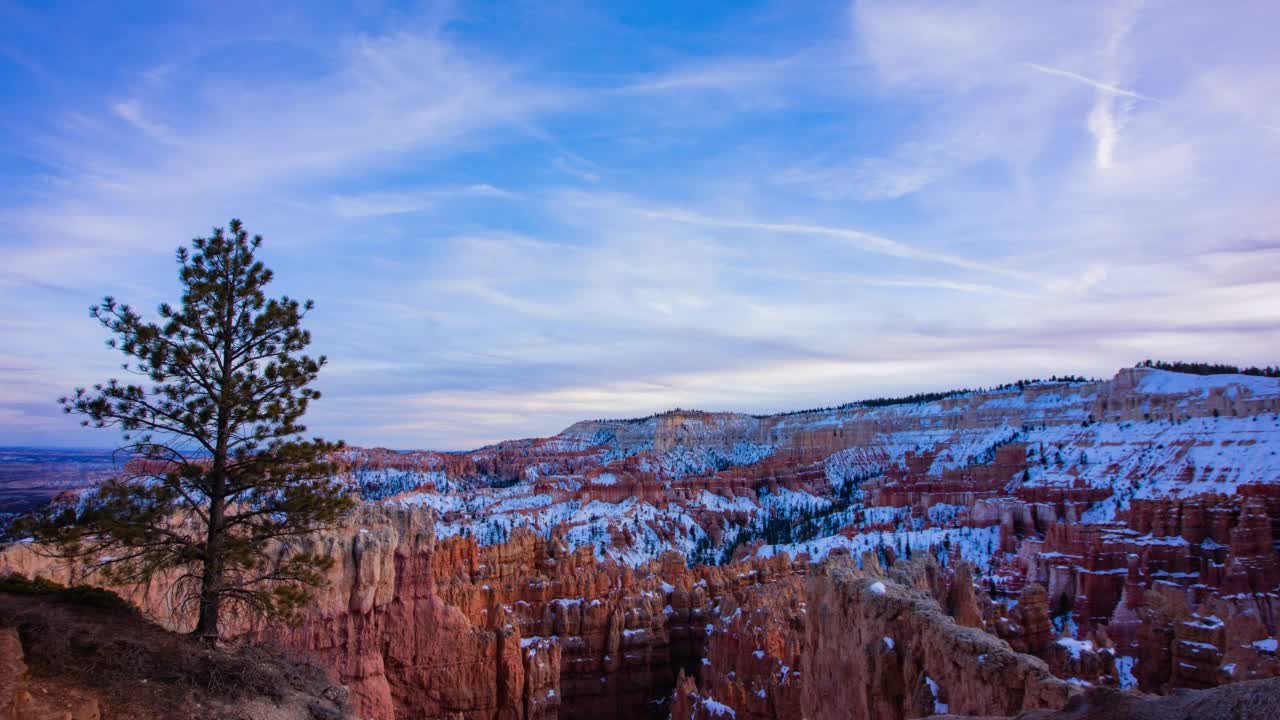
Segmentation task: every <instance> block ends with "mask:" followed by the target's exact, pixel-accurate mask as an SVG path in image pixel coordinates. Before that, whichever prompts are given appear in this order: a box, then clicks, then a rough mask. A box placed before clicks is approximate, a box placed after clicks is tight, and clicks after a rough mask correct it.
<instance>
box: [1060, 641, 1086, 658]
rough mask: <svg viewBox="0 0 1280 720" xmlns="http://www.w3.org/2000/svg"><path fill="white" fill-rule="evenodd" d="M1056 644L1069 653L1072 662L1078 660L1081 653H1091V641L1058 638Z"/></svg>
mask: <svg viewBox="0 0 1280 720" xmlns="http://www.w3.org/2000/svg"><path fill="white" fill-rule="evenodd" d="M1058 644H1059V645H1061V646H1062V647H1064V648H1066V649H1067V652H1069V653H1071V658H1072V659H1073V660H1079V659H1080V653H1082V652H1093V641H1092V640H1076V639H1074V638H1069V637H1060V638H1058Z"/></svg>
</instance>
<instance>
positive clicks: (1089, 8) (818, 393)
mask: <svg viewBox="0 0 1280 720" xmlns="http://www.w3.org/2000/svg"><path fill="white" fill-rule="evenodd" d="M0 25H2V26H3V27H4V28H5V30H4V31H3V33H0V102H2V103H3V106H4V108H5V111H4V112H3V113H0V183H2V184H0V187H3V188H4V192H3V193H2V194H0V222H3V225H4V228H5V231H4V232H3V233H0V308H2V311H0V445H15V444H24V445H25V444H36V445H62V446H95V447H96V446H109V445H112V444H113V443H114V442H115V440H116V437H115V436H114V435H113V434H112V433H110V432H109V431H102V430H98V431H93V430H85V429H81V428H79V427H78V424H77V423H76V421H75V420H74V419H73V418H70V417H66V416H63V415H61V413H60V412H59V408H58V406H57V404H56V398H57V397H58V396H59V395H62V394H64V393H67V392H69V391H70V390H71V389H72V388H74V387H76V386H83V385H89V384H92V383H94V382H98V381H102V380H105V379H106V378H107V377H111V376H113V375H118V374H119V362H120V358H119V357H118V356H117V355H115V354H113V353H112V352H111V351H109V350H108V349H106V348H105V347H104V342H105V341H106V339H107V335H106V333H105V331H104V330H103V329H102V328H100V327H98V326H97V325H96V323H95V322H94V321H93V320H92V319H90V318H89V317H88V312H87V308H88V306H89V305H91V304H92V303H94V302H95V301H97V300H98V299H99V298H101V297H102V296H104V295H113V296H115V297H117V298H120V299H122V300H124V301H127V302H129V303H131V304H133V305H134V306H136V307H138V308H141V309H143V310H144V311H147V312H151V311H152V310H153V309H154V308H155V306H156V305H158V304H159V303H161V302H164V301H166V300H169V301H172V300H176V299H177V298H178V297H179V295H180V291H179V288H178V282H177V265H176V263H175V260H174V251H175V249H176V248H177V247H178V246H179V245H183V244H186V243H188V242H189V241H190V239H191V238H194V237H199V236H203V235H206V234H208V233H209V232H210V230H211V228H213V227H215V226H223V225H225V224H226V222H227V221H228V220H229V219H230V218H233V217H239V218H241V219H243V221H244V222H245V225H246V227H247V228H248V229H249V230H250V231H251V232H253V233H261V234H262V235H264V236H265V238H266V240H265V243H264V245H263V247H262V249H261V251H260V256H261V258H262V259H263V260H264V261H265V262H266V263H267V264H268V265H269V266H270V267H272V268H273V269H274V270H275V271H276V282H275V283H274V290H275V293H276V294H289V295H291V296H295V297H309V298H312V299H314V300H315V302H316V309H315V310H314V312H313V313H312V314H311V315H310V316H308V318H307V326H308V327H309V329H310V330H311V331H312V335H313V339H314V341H313V345H312V348H311V349H312V350H313V351H315V352H316V353H320V354H324V355H326V356H327V357H328V359H329V364H328V366H327V367H326V368H325V369H324V371H323V372H322V374H321V377H320V379H319V380H318V382H317V386H318V387H319V389H321V390H322V391H323V393H324V398H323V399H322V400H320V401H319V402H318V403H316V404H315V405H313V408H312V411H311V412H310V413H309V414H308V418H307V422H308V425H309V428H310V430H311V431H312V432H314V433H317V434H322V435H324V436H326V437H328V438H330V439H337V438H342V439H345V440H347V441H348V442H350V443H355V444H359V445H379V446H386V447H394V448H439V449H463V448H470V447H476V446H479V445H482V444H485V443H489V442H493V441H496V440H500V439H505V438H514V437H530V436H543V435H549V434H554V433H555V432H557V431H559V430H560V429H562V428H564V427H565V426H567V425H569V424H570V423H572V422H574V421H576V420H579V419H590V418H600V417H627V416H637V415H646V414H649V413H652V412H655V411H662V410H665V409H668V408H673V407H685V408H690V407H696V408H701V409H708V410H733V411H751V412H770V411H777V410H786V409H795V408H805V407H814V406H825V405H832V404H838V403H841V402H847V401H852V400H857V399H861V398H866V397H875V396H884V395H897V394H907V393H913V392H921V391H933V390H944V389H950V388H956V387H977V386H989V385H994V384H999V383H1002V382H1008V381H1012V380H1016V379H1019V378H1029V377H1041V376H1048V375H1051V374H1062V373H1073V374H1082V375H1088V376H1099V377H1109V376H1111V375H1112V374H1113V373H1114V372H1115V370H1116V369H1117V368H1119V367H1122V366H1127V365H1131V364H1133V363H1135V362H1137V361H1140V360H1142V359H1144V358H1148V357H1151V358H1157V359H1179V360H1213V361H1223V362H1231V363H1236V364H1274V363H1276V362H1280V357H1277V355H1280V353H1278V352H1277V351H1280V272H1278V271H1280V234H1278V231H1277V228H1280V222H1277V221H1278V220H1280V202H1277V200H1276V192H1277V189H1278V188H1280V73H1278V72H1276V68H1277V67H1280V64H1278V63H1280V48H1278V47H1277V45H1276V43H1275V41H1274V29H1275V28H1276V27H1277V26H1280V5H1278V4H1276V3H1273V2H1263V1H1258V2H1232V1H1230V0H1228V1H1226V2H1222V3H1199V2H1180V1H1176V0H1165V1H1164V2H1145V3H1143V2H1073V3H1027V2H1013V1H1011V2H959V1H957V2H946V3H917V2H910V1H903V0H898V1H892V2H889V1H886V2H880V1H876V2H862V1H859V2H854V3H852V4H848V3H839V2H825V1H824V0H815V1H814V2H803V3H794V2H756V3H750V2H726V3H720V4H717V3H710V2H707V3H688V2H678V3H658V2H637V3H616V4H615V3H610V4H587V3H576V2H556V1H555V0H539V1H538V2H522V1H521V0H515V1H512V2H500V3H498V2H494V3H488V2H477V3H471V2H456V3H452V4H429V3H422V4H420V3H383V2H379V1H378V0H364V1H361V2H354V3H351V4H348V5H337V4H328V3H312V2H307V3H302V2H287V1H286V2H279V3H256V2H254V3H248V2H246V3H241V2H234V1H232V2H218V3H194V4H187V3H171V2H157V3H147V2H136V3H126V4H120V3H109V2H99V3H69V2H67V3H63V2H56V1H49V0H45V1H41V2H17V3H13V2H7V3H6V2H4V1H3V0H0Z"/></svg>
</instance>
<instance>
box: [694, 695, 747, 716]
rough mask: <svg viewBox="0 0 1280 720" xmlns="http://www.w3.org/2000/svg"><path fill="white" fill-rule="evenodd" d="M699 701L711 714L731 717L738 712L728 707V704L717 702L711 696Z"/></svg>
mask: <svg viewBox="0 0 1280 720" xmlns="http://www.w3.org/2000/svg"><path fill="white" fill-rule="evenodd" d="M700 702H701V703H702V707H704V708H706V710H707V712H708V713H709V714H711V715H717V716H724V717H731V718H736V717H738V713H737V712H736V711H734V709H733V708H731V707H729V706H728V705H725V704H724V703H722V702H718V701H716V700H713V699H711V698H702V700H701V701H700Z"/></svg>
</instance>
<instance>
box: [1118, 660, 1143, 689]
mask: <svg viewBox="0 0 1280 720" xmlns="http://www.w3.org/2000/svg"><path fill="white" fill-rule="evenodd" d="M1137 665H1138V658H1136V657H1128V656H1124V655H1122V656H1120V657H1117V658H1116V679H1117V680H1118V681H1119V682H1120V689H1121V690H1132V689H1134V688H1136V687H1138V677H1137V676H1136V675H1134V674H1133V669H1134V668H1135V667H1137Z"/></svg>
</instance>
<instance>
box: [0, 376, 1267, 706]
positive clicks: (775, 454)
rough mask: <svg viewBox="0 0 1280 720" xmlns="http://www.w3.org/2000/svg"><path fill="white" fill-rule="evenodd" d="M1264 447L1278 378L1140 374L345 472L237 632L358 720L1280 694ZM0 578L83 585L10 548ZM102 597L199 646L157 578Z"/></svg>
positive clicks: (612, 430)
mask: <svg viewBox="0 0 1280 720" xmlns="http://www.w3.org/2000/svg"><path fill="white" fill-rule="evenodd" d="M1277 451H1280V380H1278V379H1276V378H1269V377H1257V376H1250V375H1235V374H1222V375H1191V374H1184V373H1177V372H1169V371H1166V370H1160V369H1155V368H1125V369H1122V370H1120V371H1119V372H1118V373H1117V374H1116V375H1115V376H1114V377H1113V378H1111V379H1108V380H1100V381H1080V380H1071V381H1037V382H1024V383H1016V384H1013V385H1009V386H1005V387H1001V388H995V389H991V390H983V391H965V392H957V393H952V394H944V395H940V396H938V397H936V398H929V399H906V400H904V401H901V402H896V401H876V402H874V403H853V404H849V405H844V406H839V407H835V408H826V409H819V410H812V411H803V412H796V413H787V414H780V415H771V416H752V415H743V414H733V413H710V412H698V411H672V412H668V413H663V414H660V415H656V416H653V417H649V418H643V419H636V420H597V421H587V422H581V423H577V424H575V425H573V426H571V427H569V428H567V429H566V430H565V431H563V432H561V433H560V434H558V435H556V436H553V437H549V438H536V439H527V440H516V441H508V442H503V443H499V444H497V445H493V446H489V447H485V448H480V449H477V450H473V451H469V452H463V453H445V452H429V451H414V452H397V451H392V450H386V449H377V448H369V449H361V448H352V449H347V450H344V451H343V452H342V453H341V455H340V456H338V457H335V458H334V459H333V460H334V462H335V464H336V466H337V468H338V479H339V480H340V481H341V482H342V483H344V484H345V485H346V486H347V487H349V488H350V489H351V491H352V492H353V493H358V494H359V495H360V496H361V497H362V498H363V499H364V502H362V503H361V504H360V505H359V506H358V508H357V510H356V511H355V513H354V514H353V515H352V516H351V518H350V519H349V521H347V522H346V523H345V524H344V525H343V527H341V528H338V529H335V530H333V531H330V532H327V533H325V534H322V535H319V536H316V537H313V538H310V539H308V540H306V541H305V545H304V546H302V547H299V548H294V549H302V550H307V551H312V552H318V553H321V554H324V555H326V556H328V557H331V558H333V559H334V561H335V562H334V564H333V566H332V567H331V568H330V570H329V577H328V580H329V582H328V584H327V585H326V586H325V587H324V588H323V589H322V590H321V591H319V592H318V593H317V595H316V597H315V598H313V601H312V603H311V604H310V606H309V607H308V609H307V611H306V612H305V613H304V614H303V616H302V618H301V619H300V622H299V623H298V624H297V625H295V626H281V625H265V624H254V623H250V622H242V623H240V624H238V625H236V626H235V634H236V635H237V636H238V637H239V638H240V639H242V640H246V641H252V642H255V643H262V644H267V645H270V646H275V647H282V648H287V649H291V650H295V651H303V652H305V653H307V654H308V655H309V656H311V657H313V658H315V660H316V661H317V662H319V663H320V664H321V665H323V666H324V667H326V668H327V669H328V670H329V671H330V673H331V674H332V676H333V677H334V678H335V680H336V681H338V682H340V683H341V684H343V685H345V686H346V687H347V691H348V702H349V703H350V705H351V708H352V710H353V711H354V712H355V713H356V714H357V715H358V716H359V717H363V718H366V719H368V720H396V719H403V718H419V717H428V718H450V719H454V720H464V719H465V720H480V719H481V718H485V719H489V718H503V719H517V718H529V719H550V718H601V717H616V718H637V719H640V718H665V717H668V716H670V717H672V718H675V719H676V720H685V719H687V718H720V717H736V718H750V719H752V720H756V719H759V720H766V719H774V718H776V719H779V720H782V719H790V718H813V719H815V720H816V719H820V718H890V719H895V720H896V719H897V718H914V717H924V716H928V715H932V714H947V713H951V714H959V715H981V716H1012V715H1017V714H1018V713H1020V712H1023V711H1037V712H1044V713H1052V712H1055V711H1063V710H1064V709H1065V708H1070V707H1078V706H1079V704H1080V703H1081V702H1083V701H1084V700H1082V699H1083V698H1088V697H1093V696H1094V695H1095V694H1097V693H1100V692H1104V691H1105V692H1110V691H1112V690H1114V691H1116V692H1143V693H1159V694H1165V693H1170V692H1172V691H1174V690H1176V689H1181V688H1189V689H1198V690H1209V689H1212V688H1216V687H1218V686H1224V685H1232V684H1235V683H1244V685H1247V684H1248V681H1266V680H1267V679H1268V678H1276V677H1280V658H1278V657H1277V613H1278V612H1280V556H1277V541H1280V455H1277ZM0 570H3V571H10V572H19V573H22V574H24V575H27V576H34V575H44V576H48V577H53V578H55V579H59V578H61V579H66V578H68V577H69V573H70V572H71V571H70V570H69V569H67V568H63V567H59V566H55V565H53V564H52V563H51V561H49V560H48V558H46V557H44V556H42V555H40V554H39V553H37V552H35V551H34V549H33V548H31V547H29V546H25V545H22V544H16V545H11V546H9V547H7V548H5V549H4V550H3V551H2V552H0ZM119 590H121V591H122V592H124V591H128V592H129V593H131V595H130V596H131V597H132V598H133V599H134V600H135V601H136V602H137V603H138V604H139V605H140V606H141V607H143V608H144V609H146V610H147V611H148V612H149V614H150V615H151V616H153V617H154V618H156V619H157V620H159V621H161V622H162V623H163V624H166V625H169V626H170V627H172V628H174V629H181V628H182V627H184V624H185V623H188V622H189V620H190V619H189V618H186V617H183V616H181V615H178V614H175V613H174V612H172V611H171V610H169V609H168V603H167V602H166V598H165V587H164V586H163V584H162V583H156V584H155V585H154V586H152V587H145V588H131V589H123V588H121V589H119ZM1275 682H1280V680H1277V681H1275ZM1244 685H1242V687H1243V686H1244ZM1268 687H1270V686H1268ZM1046 716H1047V715H1046Z"/></svg>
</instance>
